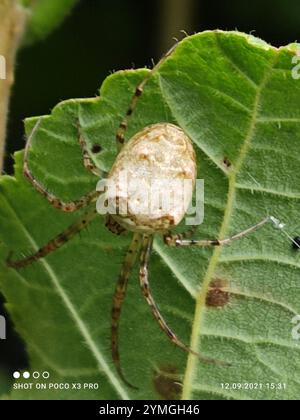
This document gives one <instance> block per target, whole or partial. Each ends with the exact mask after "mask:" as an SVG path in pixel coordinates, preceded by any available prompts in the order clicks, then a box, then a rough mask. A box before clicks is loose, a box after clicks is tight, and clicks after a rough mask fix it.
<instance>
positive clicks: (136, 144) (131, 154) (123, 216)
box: [108, 123, 197, 232]
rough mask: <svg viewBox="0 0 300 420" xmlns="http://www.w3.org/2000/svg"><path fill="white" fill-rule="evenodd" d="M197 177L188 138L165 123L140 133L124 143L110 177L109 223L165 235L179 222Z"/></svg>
mask: <svg viewBox="0 0 300 420" xmlns="http://www.w3.org/2000/svg"><path fill="white" fill-rule="evenodd" d="M196 175H197V167H196V158H195V152H194V149H193V146H192V142H191V140H190V138H189V137H188V136H187V135H186V134H185V133H184V132H183V130H182V129H181V128H179V127H177V126H176V125H173V124H170V123H160V124H154V125H151V126H148V127H146V128H144V129H143V130H142V131H140V132H138V133H137V134H136V135H135V136H134V137H132V138H131V139H130V140H129V141H128V143H126V144H125V146H124V148H123V149H122V151H121V152H120V153H119V155H118V157H117V159H116V161H115V163H114V165H113V167H112V169H111V172H110V174H109V177H108V180H109V181H113V184H114V185H116V197H117V199H116V205H117V214H116V215H114V216H113V217H114V219H115V220H116V221H117V222H118V223H120V225H121V226H123V227H124V228H126V229H127V230H131V231H134V232H155V231H166V230H169V229H171V228H173V227H174V226H176V225H178V223H180V221H181V220H182V219H183V217H184V215H185V213H186V210H187V208H188V206H189V204H190V201H191V199H192V193H193V188H194V185H195V179H196Z"/></svg>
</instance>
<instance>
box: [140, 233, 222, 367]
mask: <svg viewBox="0 0 300 420" xmlns="http://www.w3.org/2000/svg"><path fill="white" fill-rule="evenodd" d="M152 245H153V236H148V235H144V236H143V241H142V250H141V261H140V262H141V265H140V285H141V289H142V293H143V295H144V297H145V299H146V301H147V303H148V305H149V306H150V308H151V311H152V313H153V316H154V318H155V319H156V321H157V322H158V323H159V326H160V328H161V329H162V330H163V332H164V333H165V334H166V335H167V337H168V338H169V339H170V340H171V341H172V342H173V343H174V344H175V345H176V346H177V347H179V348H181V349H182V350H184V351H186V352H188V353H192V354H193V355H194V356H197V357H198V359H199V360H201V361H203V362H204V363H209V364H218V365H221V366H225V365H227V364H226V363H224V362H221V361H218V360H215V359H210V358H206V357H203V356H201V355H199V354H198V353H197V352H195V351H194V350H192V349H191V348H189V347H188V346H187V345H185V344H184V343H183V342H182V341H180V340H179V338H177V336H176V335H175V334H174V333H173V331H172V330H171V328H170V327H169V326H168V324H167V323H166V321H165V320H164V319H163V317H162V315H161V313H160V311H159V309H158V307H157V305H156V303H155V300H154V298H153V296H152V293H151V289H150V285H149V281H148V277H149V275H148V265H149V260H150V255H151V251H152Z"/></svg>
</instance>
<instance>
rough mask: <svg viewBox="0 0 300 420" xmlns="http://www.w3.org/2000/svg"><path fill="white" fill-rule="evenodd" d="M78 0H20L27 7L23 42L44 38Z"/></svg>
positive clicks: (27, 42) (29, 42)
mask: <svg viewBox="0 0 300 420" xmlns="http://www.w3.org/2000/svg"><path fill="white" fill-rule="evenodd" d="M77 1H78V0H64V1H61V0H20V2H21V4H22V5H23V6H24V7H25V8H27V9H28V15H29V17H28V27H27V31H26V37H25V41H24V43H25V44H26V45H27V44H31V43H33V42H35V41H39V40H40V39H43V38H45V37H46V36H47V35H49V33H50V32H52V31H53V30H54V29H55V28H57V27H58V26H59V25H60V24H61V22H62V21H63V19H64V18H65V17H66V16H67V15H68V14H69V13H70V11H71V10H72V8H73V7H74V5H75V4H76V3H77Z"/></svg>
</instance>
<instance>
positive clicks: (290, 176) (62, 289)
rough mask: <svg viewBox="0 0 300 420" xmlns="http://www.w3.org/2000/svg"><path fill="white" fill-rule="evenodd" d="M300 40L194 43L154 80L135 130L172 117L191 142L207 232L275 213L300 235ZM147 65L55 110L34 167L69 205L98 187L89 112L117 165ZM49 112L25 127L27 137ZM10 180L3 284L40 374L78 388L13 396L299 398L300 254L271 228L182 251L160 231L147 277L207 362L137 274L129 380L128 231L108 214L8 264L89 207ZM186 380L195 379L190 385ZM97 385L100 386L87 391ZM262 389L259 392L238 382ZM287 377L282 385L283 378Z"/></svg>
mask: <svg viewBox="0 0 300 420" xmlns="http://www.w3.org/2000/svg"><path fill="white" fill-rule="evenodd" d="M294 54H295V48H294V47H289V46H287V47H284V48H281V49H275V48H273V47H271V46H269V45H267V44H266V43H264V42H263V41H261V40H258V39H257V38H254V37H252V36H248V35H245V34H241V33H238V32H221V31H214V32H210V31H209V32H204V33H202V34H198V35H195V36H192V37H188V38H186V39H184V40H183V41H182V42H181V43H180V44H179V45H178V46H177V48H176V50H175V51H174V52H173V53H172V54H171V55H170V56H169V57H168V59H167V60H166V61H165V63H164V64H163V65H162V66H161V68H160V70H159V73H158V74H157V75H156V76H155V77H153V78H152V79H151V80H150V82H149V84H148V85H147V87H146V89H145V92H144V94H143V96H142V97H141V99H140V102H139V103H138V106H137V109H136V112H135V113H134V115H133V116H132V120H131V121H130V124H129V130H128V133H127V137H128V138H130V136H132V135H133V134H134V133H136V132H137V131H138V130H140V129H141V128H143V127H145V126H147V125H149V124H151V123H156V122H162V121H170V122H173V123H176V124H178V125H179V126H181V127H182V128H183V129H184V130H185V132H186V133H187V134H188V135H189V136H190V137H191V138H192V140H193V142H194V145H195V149H196V152H197V158H198V165H199V174H198V177H200V178H203V179H204V180H205V222H204V223H203V225H201V226H200V227H199V229H198V232H197V235H196V237H197V238H207V237H212V238H215V237H220V235H221V236H223V235H224V236H225V235H226V236H227V235H229V234H232V233H236V232H239V231H240V230H242V229H244V228H246V227H248V226H249V225H251V224H253V223H255V222H257V221H259V220H261V219H262V218H264V217H265V216H266V214H272V215H274V216H275V217H277V218H278V219H280V220H282V221H283V222H286V223H287V227H286V229H287V231H288V232H289V233H290V234H296V233H297V232H296V226H297V225H298V219H299V199H300V187H299V176H298V171H297V170H296V168H298V167H299V150H300V148H299V142H300V83H299V81H297V80H294V79H293V78H292V77H291V70H292V67H293V66H294V64H292V57H293V56H294ZM145 72H147V70H137V71H124V72H118V73H116V74H113V75H111V76H110V77H108V78H107V79H106V80H105V82H104V83H103V85H102V88H101V92H100V93H101V94H100V98H94V99H88V100H71V101H66V102H63V103H61V104H59V105H58V106H57V107H56V108H55V109H54V110H53V112H52V114H51V116H46V117H43V121H42V124H41V126H40V128H39V130H38V131H37V133H36V137H35V139H34V142H33V145H32V150H31V153H30V166H31V168H32V170H33V172H34V174H35V175H36V177H37V178H38V179H39V180H41V181H42V182H43V183H44V184H45V186H46V187H47V189H48V190H50V191H51V192H53V193H55V194H57V195H59V196H60V197H61V198H63V199H64V200H67V199H75V198H77V197H79V196H80V195H81V194H82V193H83V192H85V191H90V190H93V189H95V186H96V183H97V179H96V178H94V177H92V176H91V175H89V174H88V173H87V172H86V170H85V169H84V167H83V164H82V156H81V151H80V147H79V145H78V140H77V136H76V126H75V125H76V120H77V119H78V118H79V119H80V121H81V124H82V126H83V130H84V133H85V136H86V138H87V141H88V144H89V145H90V147H91V146H92V145H93V144H100V145H101V146H102V150H103V151H102V152H101V153H100V154H98V155H95V162H96V163H97V165H98V166H99V167H101V168H103V169H109V168H110V166H111V164H112V162H113V161H114V159H115V156H116V148H115V140H114V137H115V132H116V129H117V126H118V124H119V122H120V120H121V118H122V116H123V115H124V113H125V111H126V109H127V106H128V102H129V99H130V97H131V95H132V93H133V92H134V89H135V86H136V83H137V82H138V81H139V80H141V79H142V78H143V77H144V76H145ZM35 122H36V119H29V120H27V121H26V133H27V135H28V134H29V132H30V130H31V129H32V127H33V125H34V123H35ZM21 166H22V153H18V154H17V155H16V174H15V177H14V178H12V177H7V176H3V177H2V179H1V183H0V229H1V233H0V239H1V241H2V242H3V244H2V246H1V248H0V257H1V261H2V263H1V271H0V276H1V277H0V282H1V283H0V284H1V289H2V291H3V293H4V295H5V298H6V301H7V302H8V310H9V312H10V314H11V316H12V319H13V321H14V323H15V326H16V329H17V330H18V332H19V333H20V335H21V336H22V337H23V339H24V340H25V342H26V344H27V349H28V352H29V355H30V362H31V371H33V370H37V371H44V370H47V371H49V372H50V375H51V376H50V379H49V382H55V381H57V382H63V383H65V382H67V383H72V382H76V383H80V384H81V389H79V390H74V389H70V390H62V391H60V390H57V391H55V390H46V391H41V390H36V389H34V388H33V389H32V390H31V391H25V390H23V391H22V390H14V391H13V392H12V395H11V396H12V398H29V397H30V398H61V399H66V398H68V399H72V398H95V399H114V398H115V399H120V398H121V399H122V398H142V399H159V398H162V399H174V398H180V396H182V395H183V397H184V398H194V399H274V400H275V399H285V400H289V399H298V396H299V391H300V386H299V383H300V382H299V376H300V375H299V374H300V364H299V350H300V343H299V341H296V340H294V339H293V338H292V334H291V332H292V327H293V324H292V319H293V317H294V316H295V315H296V314H298V313H300V299H299V297H300V289H299V273H300V261H299V258H300V257H299V255H300V254H299V253H298V254H297V253H296V252H293V250H292V248H291V244H290V243H289V240H288V239H287V238H286V237H285V236H284V235H283V234H281V233H280V232H279V231H276V230H275V229H274V228H273V227H272V226H267V227H265V228H264V229H262V230H261V231H259V232H257V233H255V234H253V235H251V236H249V237H246V238H244V239H243V240H241V241H239V242H236V243H233V244H232V245H231V246H228V247H225V248H217V249H215V250H207V249H196V248H192V249H188V248H187V249H179V248H176V249H169V248H167V247H166V246H165V245H164V244H163V243H162V241H161V240H160V239H157V240H156V243H155V247H154V254H153V256H152V260H151V269H150V276H151V278H150V281H151V284H152V289H153V293H154V296H155V298H156V300H157V302H158V305H159V306H160V308H161V311H162V313H163V314H164V315H165V317H166V319H167V321H168V322H169V324H170V326H172V327H173V328H174V330H175V331H176V333H177V334H178V335H179V337H181V338H182V340H183V341H185V342H187V343H188V342H189V341H190V340H191V341H192V344H193V346H194V347H195V348H197V349H198V350H199V352H201V354H203V355H204V356H207V357H211V358H215V359H218V360H223V361H225V362H228V363H230V364H231V366H230V367H220V366H215V365H206V364H203V363H199V361H198V360H197V359H196V358H194V357H193V356H187V355H186V354H184V353H183V352H182V351H181V350H179V349H177V348H175V347H174V346H172V344H171V343H170V342H169V341H168V340H167V339H166V337H165V336H164V335H163V334H162V332H161V331H160V329H159V327H158V325H157V324H156V322H155V321H154V320H153V319H152V316H151V314H150V310H149V307H148V306H147V304H146V303H145V302H144V299H143V297H142V296H141V293H140V291H139V286H138V280H137V272H136V271H135V272H134V273H133V274H132V277H131V283H130V287H129V293H128V296H127V300H126V303H125V306H124V310H123V313H122V321H121V343H120V351H121V359H122V364H123V366H124V370H125V373H126V376H127V378H128V379H129V380H130V381H131V382H132V383H134V384H136V385H138V386H139V390H138V391H132V390H131V389H128V388H127V387H126V386H125V385H124V384H123V383H122V382H121V381H120V380H119V378H118V376H117V375H116V372H115V370H114V367H113V365H112V362H111V355H110V350H109V345H110V344H109V335H110V311H111V300H112V294H113V291H114V287H115V282H116V279H117V276H118V273H119V270H120V266H121V263H122V260H123V257H124V254H125V252H126V249H127V247H128V243H129V240H130V237H131V234H129V235H128V236H125V237H116V236H114V235H113V234H111V233H110V232H108V231H107V230H106V229H105V227H104V221H103V219H102V218H101V217H100V216H99V218H98V219H97V220H95V221H94V222H93V223H92V224H91V225H90V227H89V229H88V230H87V231H85V232H83V233H82V235H81V236H78V237H76V238H74V239H73V240H72V241H70V242H68V244H66V245H65V246H64V247H63V248H61V249H60V250H59V251H57V252H55V253H53V254H50V255H49V256H48V257H47V258H46V259H44V260H42V261H40V262H38V263H36V264H34V265H32V266H30V267H28V268H26V269H23V270H19V271H16V270H11V269H8V268H6V266H5V263H4V260H5V257H6V256H7V254H8V252H9V251H10V250H14V251H15V257H20V256H21V255H22V253H23V252H25V254H29V253H30V252H32V251H33V250H36V249H37V248H38V247H39V246H41V245H42V244H45V243H46V242H47V241H48V240H49V239H51V238H53V237H54V236H55V235H57V234H58V233H60V232H61V231H62V230H63V229H64V228H65V227H66V226H68V225H69V224H70V223H71V222H72V221H73V220H74V219H76V217H78V215H68V214H61V213H60V212H59V211H57V210H55V209H53V208H51V207H50V205H49V204H48V203H47V202H46V201H45V200H44V198H43V197H41V196H39V195H38V194H37V193H36V192H35V191H34V190H33V188H32V187H31V186H30V185H29V184H28V183H27V182H26V181H25V179H24V178H23V175H22V169H21ZM180 382H181V383H182V386H181V385H180ZM84 383H99V384H100V386H99V389H96V390H95V389H90V390H88V389H84ZM222 383H223V384H226V383H228V384H244V383H258V384H261V385H258V386H255V388H254V389H246V388H245V387H242V386H241V387H238V389H237V390H234V389H232V387H231V386H230V385H229V386H228V387H227V385H224V386H222ZM273 383H274V384H279V383H286V384H287V388H286V389H285V390H280V389H279V387H278V386H275V387H274V389H273V386H271V385H270V384H273Z"/></svg>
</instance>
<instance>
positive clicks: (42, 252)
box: [6, 209, 98, 269]
mask: <svg viewBox="0 0 300 420" xmlns="http://www.w3.org/2000/svg"><path fill="white" fill-rule="evenodd" d="M97 215H98V213H97V210H96V209H92V210H88V211H86V212H85V214H84V215H83V216H82V217H81V218H80V219H78V220H77V221H76V222H75V223H72V225H70V226H69V227H68V228H67V229H66V230H65V231H64V232H62V233H60V234H59V235H57V236H56V237H55V238H54V239H52V240H51V241H50V242H48V243H47V244H46V245H44V246H43V247H42V248H40V249H39V250H38V251H37V252H35V253H34V254H32V255H30V256H28V257H26V258H24V259H21V260H18V261H12V260H11V253H10V255H9V256H8V258H7V261H6V262H7V265H8V267H10V268H15V269H19V268H24V267H26V266H28V265H30V264H32V263H33V262H35V261H38V260H39V259H40V258H44V257H46V256H47V255H48V254H50V252H53V251H55V250H57V249H58V248H60V247H62V246H63V245H64V244H65V243H66V242H68V241H69V240H70V239H71V238H73V236H75V235H76V234H77V233H79V232H80V231H81V230H83V229H84V228H86V227H87V225H88V224H89V223H90V222H91V221H92V220H93V219H94V218H95V217H96V216H97Z"/></svg>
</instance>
